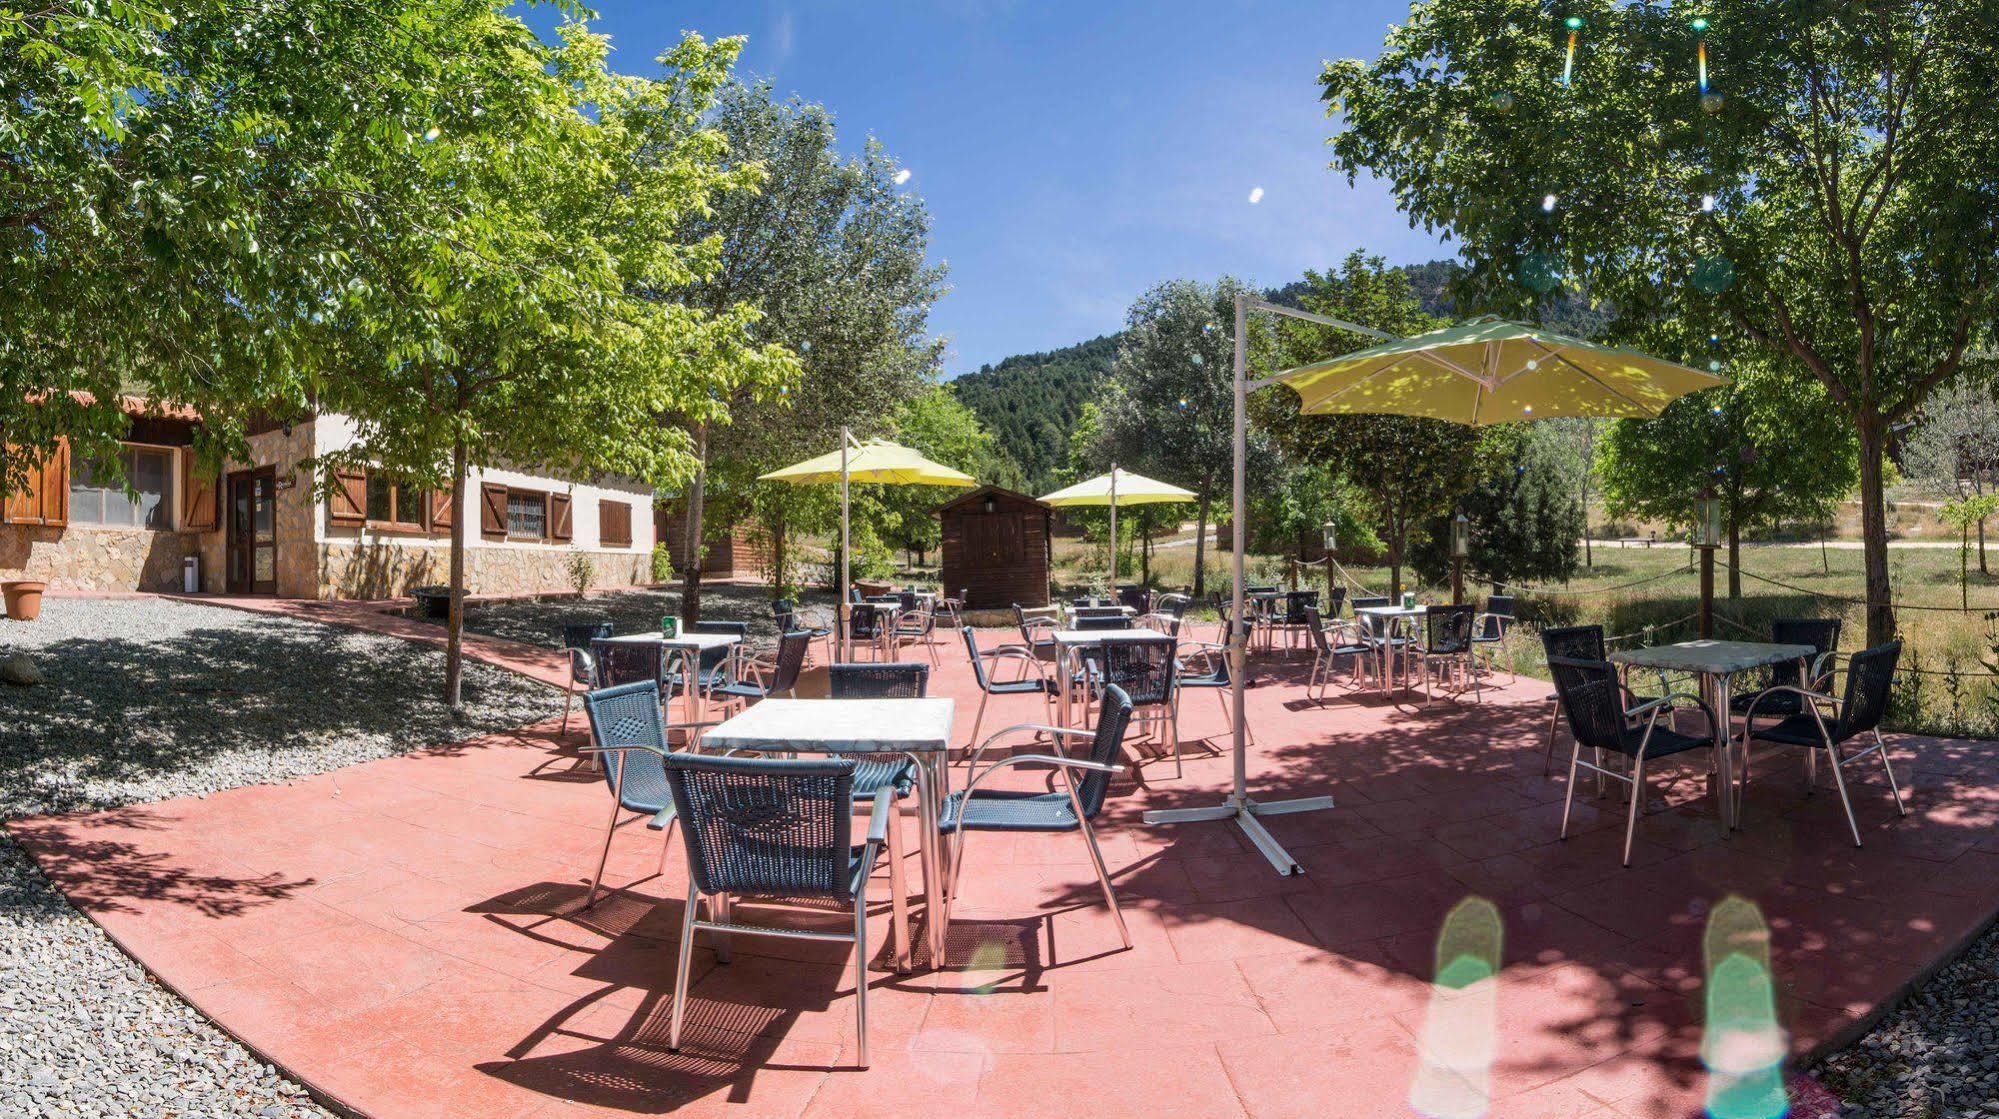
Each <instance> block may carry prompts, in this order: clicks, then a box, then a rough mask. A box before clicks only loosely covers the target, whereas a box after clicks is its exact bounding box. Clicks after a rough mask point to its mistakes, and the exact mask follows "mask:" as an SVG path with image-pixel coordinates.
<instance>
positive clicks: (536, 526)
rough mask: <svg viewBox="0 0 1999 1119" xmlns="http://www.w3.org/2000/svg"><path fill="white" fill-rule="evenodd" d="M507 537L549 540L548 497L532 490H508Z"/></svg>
mask: <svg viewBox="0 0 1999 1119" xmlns="http://www.w3.org/2000/svg"><path fill="white" fill-rule="evenodd" d="M507 535H508V536H509V537H512V538H514V539H516V540H544V539H547V537H548V495H547V494H544V493H536V492H534V491H532V490H515V489H510V490H508V491H507Z"/></svg>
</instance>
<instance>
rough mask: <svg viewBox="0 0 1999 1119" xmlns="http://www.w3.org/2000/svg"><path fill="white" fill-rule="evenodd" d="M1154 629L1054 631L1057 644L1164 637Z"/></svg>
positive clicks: (1086, 643)
mask: <svg viewBox="0 0 1999 1119" xmlns="http://www.w3.org/2000/svg"><path fill="white" fill-rule="evenodd" d="M1165 636H1166V635H1165V634H1163V633H1161V632H1159V631H1158V630H1156V629H1058V630H1056V631H1055V633H1054V637H1055V643H1056V644H1057V645H1094V644H1096V643H1097V642H1099V641H1143V640H1145V639H1146V638H1148V637H1165Z"/></svg>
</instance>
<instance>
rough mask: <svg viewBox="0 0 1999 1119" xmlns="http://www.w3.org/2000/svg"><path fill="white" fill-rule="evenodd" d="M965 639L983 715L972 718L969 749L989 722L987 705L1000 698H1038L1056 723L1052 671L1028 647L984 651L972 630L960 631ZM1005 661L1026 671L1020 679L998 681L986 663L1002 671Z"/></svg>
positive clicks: (1048, 717) (1046, 713)
mask: <svg viewBox="0 0 1999 1119" xmlns="http://www.w3.org/2000/svg"><path fill="white" fill-rule="evenodd" d="M958 633H959V635H960V636H962V637H963V638H964V639H965V657H966V659H967V660H969V661H971V662H972V679H973V680H975V681H976V682H977V683H978V685H979V711H978V714H976V715H974V716H972V736H971V738H970V739H968V740H967V745H969V744H970V743H973V742H977V741H978V740H979V727H980V725H981V724H983V723H984V722H985V718H986V702H987V701H988V700H990V699H992V697H994V696H996V695H1038V696H1040V697H1041V704H1042V707H1043V709H1044V715H1045V717H1046V718H1047V719H1048V721H1049V722H1051V723H1052V722H1054V721H1055V684H1054V682H1053V681H1052V680H1050V679H1049V676H1048V670H1047V668H1046V667H1044V666H1043V665H1042V663H1041V658H1040V657H1037V656H1035V655H1034V652H1033V650H1031V649H1029V648H1027V647H1026V646H1025V645H1000V646H997V647H995V648H991V649H980V648H979V639H978V636H977V635H976V634H975V633H974V632H973V630H972V627H971V626H964V627H961V628H960V629H959V630H958ZM1002 660H1011V661H1018V662H1020V663H1021V664H1022V665H1023V666H1024V667H1023V668H1022V669H1021V672H1020V676H1019V677H1018V678H1017V679H1013V680H994V679H993V678H992V674H991V673H990V672H988V671H987V669H986V662H987V661H992V662H993V667H994V668H997V667H999V662H1000V661H1002Z"/></svg>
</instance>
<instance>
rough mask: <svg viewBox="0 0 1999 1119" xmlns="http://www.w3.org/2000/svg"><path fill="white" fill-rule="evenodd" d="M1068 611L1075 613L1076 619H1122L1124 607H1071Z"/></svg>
mask: <svg viewBox="0 0 1999 1119" xmlns="http://www.w3.org/2000/svg"><path fill="white" fill-rule="evenodd" d="M1070 609H1072V610H1074V611H1075V612H1076V616H1077V617H1078V618H1122V617H1124V607H1122V606H1072V607H1070Z"/></svg>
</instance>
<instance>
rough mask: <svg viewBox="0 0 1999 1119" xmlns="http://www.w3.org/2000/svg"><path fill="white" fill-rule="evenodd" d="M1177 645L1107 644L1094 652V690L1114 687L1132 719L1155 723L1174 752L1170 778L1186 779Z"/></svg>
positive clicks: (1154, 641)
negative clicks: (1097, 676) (1098, 674)
mask: <svg viewBox="0 0 1999 1119" xmlns="http://www.w3.org/2000/svg"><path fill="white" fill-rule="evenodd" d="M1178 645H1179V642H1178V641H1176V640H1174V639H1173V638H1171V637H1145V638H1139V639H1137V640H1133V641H1106V642H1104V643H1103V645H1102V646H1100V647H1099V648H1098V650H1097V657H1098V661H1097V663H1098V665H1099V666H1100V668H1099V671H1100V672H1101V673H1102V675H1101V677H1100V679H1099V680H1098V681H1097V684H1096V687H1097V690H1098V691H1099V692H1100V693H1108V691H1109V689H1111V688H1116V689H1118V690H1119V691H1122V692H1123V693H1124V695H1125V699H1126V701H1127V702H1129V703H1130V704H1131V718H1132V719H1134V720H1136V721H1138V722H1140V723H1154V724H1157V725H1158V726H1159V727H1161V728H1162V729H1163V732H1164V734H1163V737H1164V738H1165V739H1166V740H1167V742H1168V744H1169V745H1170V746H1171V747H1172V750H1173V776H1174V777H1176V778H1177V777H1184V776H1186V764H1185V763H1184V762H1183V761H1182V760H1181V758H1180V702H1179V701H1180V692H1179V689H1178V688H1176V687H1174V684H1175V683H1176V682H1177V679H1176V678H1177V675H1178V669H1179V662H1178V661H1177V660H1176V659H1175V656H1174V653H1175V650H1176V648H1177V647H1178Z"/></svg>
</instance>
